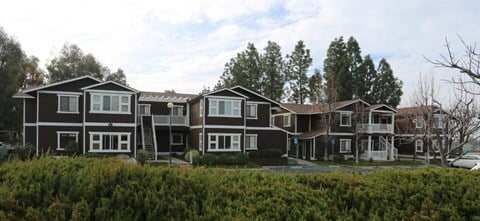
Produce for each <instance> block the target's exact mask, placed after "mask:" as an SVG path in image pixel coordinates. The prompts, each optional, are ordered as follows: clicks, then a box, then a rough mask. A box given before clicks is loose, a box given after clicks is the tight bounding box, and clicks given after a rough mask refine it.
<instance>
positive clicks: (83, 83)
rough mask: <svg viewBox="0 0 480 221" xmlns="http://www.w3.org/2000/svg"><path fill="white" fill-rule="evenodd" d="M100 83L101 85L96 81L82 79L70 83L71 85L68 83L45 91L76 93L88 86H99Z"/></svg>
mask: <svg viewBox="0 0 480 221" xmlns="http://www.w3.org/2000/svg"><path fill="white" fill-rule="evenodd" d="M98 83H99V82H97V81H94V80H92V79H89V78H85V79H81V80H77V81H73V82H69V83H66V84H61V85H57V86H53V87H49V88H45V90H48V91H74V92H81V90H80V89H81V88H83V87H87V86H90V85H93V84H98Z"/></svg>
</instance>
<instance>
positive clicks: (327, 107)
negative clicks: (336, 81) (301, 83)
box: [282, 99, 366, 114]
mask: <svg viewBox="0 0 480 221" xmlns="http://www.w3.org/2000/svg"><path fill="white" fill-rule="evenodd" d="M356 102H365V101H363V100H361V99H354V100H347V101H339V102H335V103H331V104H291V103H283V104H282V106H283V107H285V108H286V109H288V110H290V111H292V112H294V113H296V114H314V113H321V112H326V111H331V110H336V109H339V108H342V107H344V106H347V105H350V104H353V103H356ZM365 103H366V102H365Z"/></svg>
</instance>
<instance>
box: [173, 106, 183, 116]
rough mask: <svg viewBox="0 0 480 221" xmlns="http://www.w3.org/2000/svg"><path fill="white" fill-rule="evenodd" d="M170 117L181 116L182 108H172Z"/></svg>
mask: <svg viewBox="0 0 480 221" xmlns="http://www.w3.org/2000/svg"><path fill="white" fill-rule="evenodd" d="M172 116H183V106H180V105H175V106H173V108H172Z"/></svg>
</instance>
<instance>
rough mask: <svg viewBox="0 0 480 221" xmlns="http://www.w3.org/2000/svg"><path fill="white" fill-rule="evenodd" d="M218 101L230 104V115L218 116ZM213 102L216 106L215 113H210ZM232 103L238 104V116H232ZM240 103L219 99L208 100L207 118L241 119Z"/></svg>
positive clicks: (239, 101)
mask: <svg viewBox="0 0 480 221" xmlns="http://www.w3.org/2000/svg"><path fill="white" fill-rule="evenodd" d="M220 101H224V102H227V101H228V102H231V104H232V107H231V111H232V113H231V114H225V115H221V114H218V110H219V109H220V108H219V103H220ZM213 102H216V103H217V104H216V106H215V113H212V106H213V105H212V103H213ZM234 103H238V115H234V114H233V112H234V109H235V108H234ZM241 104H242V101H241V100H230V99H219V98H209V99H208V116H209V117H229V118H241V117H242V105H241Z"/></svg>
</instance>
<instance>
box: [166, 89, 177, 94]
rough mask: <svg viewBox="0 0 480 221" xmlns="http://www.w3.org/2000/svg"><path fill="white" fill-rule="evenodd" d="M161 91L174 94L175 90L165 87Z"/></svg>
mask: <svg viewBox="0 0 480 221" xmlns="http://www.w3.org/2000/svg"><path fill="white" fill-rule="evenodd" d="M163 93H170V94H175V93H176V92H175V89H171V90H168V89H165V90H164V91H163Z"/></svg>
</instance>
